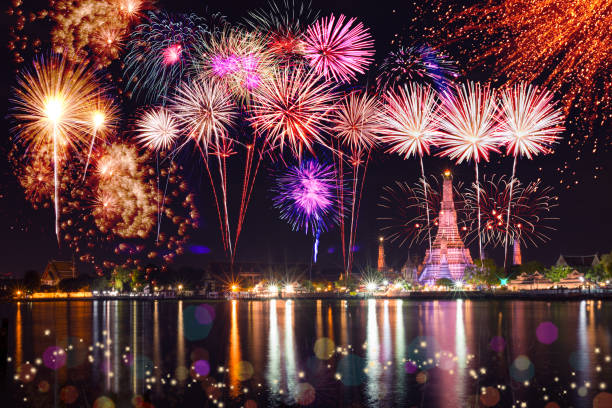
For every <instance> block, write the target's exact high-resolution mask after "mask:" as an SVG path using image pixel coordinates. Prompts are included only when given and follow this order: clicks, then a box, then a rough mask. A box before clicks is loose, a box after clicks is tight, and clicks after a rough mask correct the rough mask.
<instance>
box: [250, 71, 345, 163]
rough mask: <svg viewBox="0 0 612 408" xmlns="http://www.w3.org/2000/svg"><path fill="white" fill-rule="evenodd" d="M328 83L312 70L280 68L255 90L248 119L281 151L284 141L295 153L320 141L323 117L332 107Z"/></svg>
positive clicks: (321, 139) (332, 98)
mask: <svg viewBox="0 0 612 408" xmlns="http://www.w3.org/2000/svg"><path fill="white" fill-rule="evenodd" d="M333 100H334V93H333V91H332V84H331V83H330V82H329V81H327V80H325V79H324V78H322V77H320V76H318V75H316V74H315V73H313V72H309V71H305V70H303V69H290V68H282V69H280V70H278V71H277V72H276V73H275V74H274V75H273V76H272V78H271V79H270V80H269V81H264V82H263V83H262V85H261V87H259V89H258V90H257V92H256V93H255V96H254V98H253V104H252V109H251V114H252V115H251V121H252V122H253V126H254V127H255V129H256V131H257V132H259V133H263V134H266V136H267V138H268V143H269V144H270V146H272V147H277V146H278V147H279V148H280V150H281V152H282V151H283V148H284V146H285V145H288V146H289V148H290V149H291V151H292V152H293V153H294V155H295V156H297V157H301V155H302V151H303V150H304V148H306V149H308V150H309V151H312V150H313V146H314V144H315V143H321V144H323V143H324V140H323V137H322V132H323V130H324V129H325V125H324V121H325V120H326V119H327V116H328V113H329V111H330V110H331V109H332V106H333Z"/></svg>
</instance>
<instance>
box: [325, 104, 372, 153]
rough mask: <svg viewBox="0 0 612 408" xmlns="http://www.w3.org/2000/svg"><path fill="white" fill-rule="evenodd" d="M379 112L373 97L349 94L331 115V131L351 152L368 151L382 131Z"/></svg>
mask: <svg viewBox="0 0 612 408" xmlns="http://www.w3.org/2000/svg"><path fill="white" fill-rule="evenodd" d="M381 111H382V109H381V106H380V104H379V103H378V100H377V99H376V98H375V97H373V96H370V95H368V94H366V93H361V92H351V93H350V94H349V95H347V96H346V97H345V98H344V99H343V100H342V101H340V103H338V105H337V107H336V109H335V110H334V113H333V114H332V117H331V121H332V131H333V132H334V134H335V135H336V137H337V138H338V139H340V141H341V142H342V143H343V144H346V145H348V146H349V147H350V148H351V149H352V150H353V151H359V150H362V149H368V148H370V147H372V146H374V145H375V144H376V142H377V139H378V137H379V135H381V134H382V133H383V131H384V128H383V126H382V114H381Z"/></svg>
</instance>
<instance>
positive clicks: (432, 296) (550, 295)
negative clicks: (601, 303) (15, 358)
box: [0, 291, 612, 303]
mask: <svg viewBox="0 0 612 408" xmlns="http://www.w3.org/2000/svg"><path fill="white" fill-rule="evenodd" d="M272 299H278V300H366V299H382V300H384V299H387V300H395V299H402V300H426V301H429V300H458V299H466V300H534V301H536V300H539V301H580V300H608V299H609V300H612V291H606V292H600V291H597V292H586V291H585V292H557V291H538V292H535V291H533V292H532V291H529V292H527V291H526V292H510V293H500V292H497V293H496V292H477V291H474V292H468V291H449V292H412V293H407V294H397V295H384V294H380V295H376V294H359V295H355V296H352V295H349V294H337V293H333V294H332V293H330V294H328V295H325V294H318V293H317V294H312V295H310V294H297V295H295V294H294V295H291V296H239V295H235V296H227V297H226V296H217V297H209V296H206V295H191V296H142V295H141V296H92V297H57V298H53V297H50V298H34V299H33V298H20V299H14V298H11V299H0V302H5V303H20V302H24V303H29V302H57V301H69V302H74V301H95V300H101V301H106V300H123V301H144V302H146V301H156V300H158V301H159V300H167V301H177V300H201V301H227V300H239V301H266V300H272Z"/></svg>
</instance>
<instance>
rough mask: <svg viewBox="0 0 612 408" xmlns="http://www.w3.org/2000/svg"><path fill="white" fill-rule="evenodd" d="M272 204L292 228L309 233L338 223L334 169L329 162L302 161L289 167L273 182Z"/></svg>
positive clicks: (316, 233) (315, 233)
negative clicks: (274, 194) (273, 195)
mask: <svg viewBox="0 0 612 408" xmlns="http://www.w3.org/2000/svg"><path fill="white" fill-rule="evenodd" d="M273 191H274V192H275V193H276V197H275V198H274V200H273V202H274V206H275V207H276V208H278V209H279V210H280V212H281V218H282V219H284V220H286V221H287V222H289V223H290V224H291V226H292V227H293V229H294V230H296V231H297V230H301V231H304V232H306V233H310V234H312V235H315V236H316V235H318V234H319V233H320V232H322V231H327V229H328V228H329V226H331V225H334V224H336V223H337V222H338V203H337V200H336V172H335V171H334V169H333V166H332V165H326V164H320V163H318V162H316V161H314V160H305V161H303V162H302V163H300V164H299V165H297V166H291V167H289V168H288V169H287V170H286V171H285V172H284V173H283V174H281V175H280V176H279V177H278V178H277V179H276V182H275V186H274V189H273Z"/></svg>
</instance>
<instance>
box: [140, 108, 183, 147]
mask: <svg viewBox="0 0 612 408" xmlns="http://www.w3.org/2000/svg"><path fill="white" fill-rule="evenodd" d="M136 127H137V131H138V133H137V135H136V140H137V141H138V142H139V143H140V144H142V145H143V146H144V147H145V148H147V149H151V150H155V151H159V150H167V149H169V148H171V147H172V146H173V145H174V142H175V141H176V139H177V137H178V136H179V126H178V121H177V119H176V118H175V117H174V114H173V113H172V112H170V111H169V110H167V109H165V108H163V107H160V108H153V109H149V110H148V111H146V112H145V113H144V115H143V116H142V117H141V118H140V119H139V120H138V121H137V122H136Z"/></svg>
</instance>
